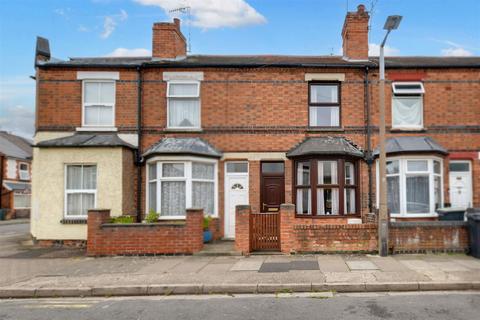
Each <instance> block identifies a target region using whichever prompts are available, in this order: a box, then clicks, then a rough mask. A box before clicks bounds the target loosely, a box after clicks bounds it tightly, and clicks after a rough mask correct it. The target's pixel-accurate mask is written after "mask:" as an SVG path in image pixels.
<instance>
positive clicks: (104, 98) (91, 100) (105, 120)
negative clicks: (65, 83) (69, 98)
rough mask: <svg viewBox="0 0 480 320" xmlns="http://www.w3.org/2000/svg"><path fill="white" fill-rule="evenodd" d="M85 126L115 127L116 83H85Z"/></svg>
mask: <svg viewBox="0 0 480 320" xmlns="http://www.w3.org/2000/svg"><path fill="white" fill-rule="evenodd" d="M82 115H83V117H82V119H83V123H82V125H83V126H87V127H88V126H91V127H113V126H114V125H115V81H114V80H84V81H83V112H82Z"/></svg>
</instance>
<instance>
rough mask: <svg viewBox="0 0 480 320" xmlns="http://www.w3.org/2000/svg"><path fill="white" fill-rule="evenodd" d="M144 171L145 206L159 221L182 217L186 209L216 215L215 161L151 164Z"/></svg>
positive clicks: (172, 161) (181, 161) (153, 162)
mask: <svg viewBox="0 0 480 320" xmlns="http://www.w3.org/2000/svg"><path fill="white" fill-rule="evenodd" d="M147 172H148V179H147V181H148V184H147V188H148V192H147V197H148V199H147V207H148V210H149V211H150V210H153V211H155V212H158V213H159V214H160V218H161V219H178V218H184V217H185V210H186V208H202V209H203V210H204V212H205V214H209V215H216V214H217V192H216V190H217V162H216V161H210V160H204V159H199V160H178V161H177V160H167V161H156V162H155V161H152V162H150V163H149V164H148V171H147Z"/></svg>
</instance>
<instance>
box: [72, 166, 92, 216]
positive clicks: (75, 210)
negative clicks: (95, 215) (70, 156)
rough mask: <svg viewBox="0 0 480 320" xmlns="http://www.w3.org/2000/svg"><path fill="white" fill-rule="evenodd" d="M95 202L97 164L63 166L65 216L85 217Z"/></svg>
mask: <svg viewBox="0 0 480 320" xmlns="http://www.w3.org/2000/svg"><path fill="white" fill-rule="evenodd" d="M96 204H97V166H96V165H94V164H68V165H66V166H65V218H87V213H88V210H90V209H93V208H95V207H96Z"/></svg>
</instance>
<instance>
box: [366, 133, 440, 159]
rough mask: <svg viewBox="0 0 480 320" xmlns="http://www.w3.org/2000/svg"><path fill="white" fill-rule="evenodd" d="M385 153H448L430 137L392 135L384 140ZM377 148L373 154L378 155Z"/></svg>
mask: <svg viewBox="0 0 480 320" xmlns="http://www.w3.org/2000/svg"><path fill="white" fill-rule="evenodd" d="M385 147H386V152H387V154H396V153H439V154H448V151H447V149H445V148H444V147H443V146H441V145H440V144H438V143H437V142H436V141H435V140H433V139H432V138H430V137H394V138H389V139H387V141H386V146H385ZM379 154H380V150H379V148H376V149H375V150H374V152H373V155H374V156H376V157H378V155H379Z"/></svg>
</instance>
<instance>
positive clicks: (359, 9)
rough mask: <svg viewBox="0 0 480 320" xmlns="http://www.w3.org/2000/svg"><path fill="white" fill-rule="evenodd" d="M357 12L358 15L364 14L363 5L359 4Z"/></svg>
mask: <svg viewBox="0 0 480 320" xmlns="http://www.w3.org/2000/svg"><path fill="white" fill-rule="evenodd" d="M357 12H358V13H364V12H365V5H363V4H359V5H358V7H357Z"/></svg>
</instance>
